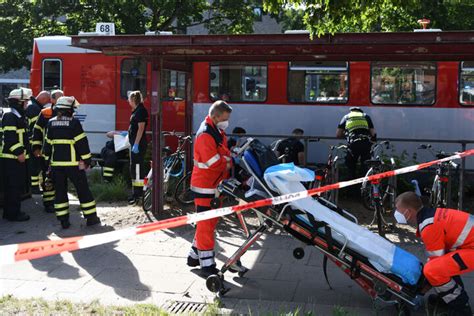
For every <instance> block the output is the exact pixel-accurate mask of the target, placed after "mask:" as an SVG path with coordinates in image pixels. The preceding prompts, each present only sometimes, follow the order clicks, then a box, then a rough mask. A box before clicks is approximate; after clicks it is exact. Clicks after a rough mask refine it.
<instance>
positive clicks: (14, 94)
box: [8, 88, 33, 101]
mask: <svg viewBox="0 0 474 316" xmlns="http://www.w3.org/2000/svg"><path fill="white" fill-rule="evenodd" d="M32 95H33V91H31V89H29V88H18V89H13V90H12V91H10V94H9V95H8V99H13V100H18V101H27V100H29V99H30V98H31V96H32Z"/></svg>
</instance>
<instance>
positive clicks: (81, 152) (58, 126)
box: [43, 97, 100, 229]
mask: <svg viewBox="0 0 474 316" xmlns="http://www.w3.org/2000/svg"><path fill="white" fill-rule="evenodd" d="M78 105H79V102H77V101H76V99H75V98H74V97H61V98H59V100H58V101H57V103H56V105H55V110H56V112H57V116H56V117H53V118H52V119H50V120H49V122H48V126H47V130H46V139H45V143H44V149H43V155H44V158H45V161H46V162H47V165H49V166H51V173H52V178H53V183H54V187H55V188H56V195H55V198H54V209H55V211H56V216H57V218H58V219H59V220H60V221H61V226H62V227H63V228H65V229H66V228H69V226H70V225H71V224H70V222H69V200H68V197H67V182H68V181H67V180H68V179H69V180H71V182H72V183H73V185H74V187H75V188H76V191H77V195H78V197H79V202H80V205H81V210H82V213H83V214H84V217H85V218H86V221H87V226H91V225H95V224H99V223H100V219H99V217H98V216H97V213H96V204H95V201H94V198H93V197H92V193H91V191H90V189H89V185H88V183H87V177H86V172H85V169H87V168H88V167H89V166H90V163H91V158H92V155H91V152H90V149H89V142H88V141H87V136H86V134H85V133H84V130H83V129H82V126H81V123H80V122H79V120H77V119H75V118H74V117H73V113H74V108H76V107H77V106H78Z"/></svg>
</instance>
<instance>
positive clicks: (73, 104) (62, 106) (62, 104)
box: [54, 97, 80, 110]
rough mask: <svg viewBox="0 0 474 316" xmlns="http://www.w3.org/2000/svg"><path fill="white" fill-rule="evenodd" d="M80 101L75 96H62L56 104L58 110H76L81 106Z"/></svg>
mask: <svg viewBox="0 0 474 316" xmlns="http://www.w3.org/2000/svg"><path fill="white" fill-rule="evenodd" d="M79 105H80V103H79V101H77V100H76V98H74V97H60V98H59V99H58V101H57V102H56V105H55V106H54V108H55V109H57V110H74V109H77V108H78V107H79Z"/></svg>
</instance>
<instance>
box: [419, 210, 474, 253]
mask: <svg viewBox="0 0 474 316" xmlns="http://www.w3.org/2000/svg"><path fill="white" fill-rule="evenodd" d="M417 221H418V231H417V235H418V236H421V239H423V243H424V244H425V247H426V251H427V253H428V256H429V258H430V259H433V258H435V257H439V256H442V255H444V254H446V253H448V252H452V251H455V250H458V249H466V248H468V249H474V228H473V227H474V216H473V215H470V214H469V213H466V212H462V211H459V210H454V209H448V208H438V209H432V208H428V207H424V208H423V209H421V210H420V211H419V212H418V214H417Z"/></svg>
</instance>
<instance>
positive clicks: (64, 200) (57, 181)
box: [52, 166, 96, 220]
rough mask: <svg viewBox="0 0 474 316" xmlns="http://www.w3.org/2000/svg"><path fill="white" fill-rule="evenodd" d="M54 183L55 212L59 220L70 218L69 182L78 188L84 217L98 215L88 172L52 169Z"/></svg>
mask: <svg viewBox="0 0 474 316" xmlns="http://www.w3.org/2000/svg"><path fill="white" fill-rule="evenodd" d="M52 173H53V183H54V187H55V188H56V196H55V198H54V210H55V211H56V217H57V218H58V219H59V220H62V219H66V218H69V199H68V197H67V180H68V179H69V180H71V182H72V184H73V185H74V187H75V188H76V192H77V195H78V197H79V202H80V204H81V210H82V213H83V214H84V217H85V218H87V217H89V216H94V215H95V214H96V206H95V200H94V197H93V196H92V193H91V190H90V189H89V184H88V183H87V177H86V172H85V171H84V170H79V168H78V167H77V166H73V167H52Z"/></svg>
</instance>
